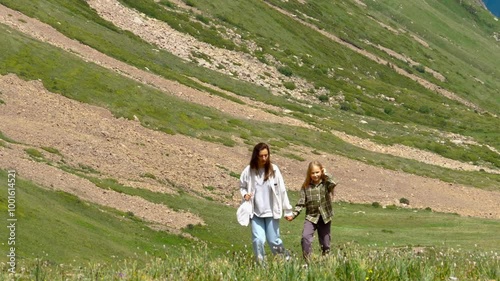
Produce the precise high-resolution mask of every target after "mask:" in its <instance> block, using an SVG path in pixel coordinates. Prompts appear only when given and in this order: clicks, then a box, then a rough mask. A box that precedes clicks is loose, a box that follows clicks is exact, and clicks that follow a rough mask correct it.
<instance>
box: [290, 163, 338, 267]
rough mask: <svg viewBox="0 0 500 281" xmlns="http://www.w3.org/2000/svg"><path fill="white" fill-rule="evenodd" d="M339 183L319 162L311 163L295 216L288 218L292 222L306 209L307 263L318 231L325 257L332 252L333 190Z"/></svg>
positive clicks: (303, 249)
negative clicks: (315, 233)
mask: <svg viewBox="0 0 500 281" xmlns="http://www.w3.org/2000/svg"><path fill="white" fill-rule="evenodd" d="M336 185H337V183H336V182H335V181H334V180H333V179H332V178H330V177H329V176H328V175H327V174H326V172H325V169H324V168H323V165H321V163H319V162H318V161H313V162H311V163H309V167H308V169H307V174H306V179H305V181H304V183H303V184H302V188H301V197H300V199H299V201H298V202H297V204H296V205H295V209H294V211H293V216H292V217H291V218H287V220H288V221H292V220H293V219H295V218H296V217H297V216H298V215H299V214H300V211H301V210H302V209H303V208H304V207H305V208H306V220H305V222H304V229H303V231H302V240H301V244H302V254H303V256H304V259H305V260H306V262H307V261H308V260H309V256H310V255H311V252H312V248H311V244H312V240H313V235H314V232H315V231H316V230H318V238H319V244H320V245H321V251H322V253H323V255H325V254H328V253H329V252H330V228H331V220H332V217H333V209H332V200H333V189H334V187H335V186H336Z"/></svg>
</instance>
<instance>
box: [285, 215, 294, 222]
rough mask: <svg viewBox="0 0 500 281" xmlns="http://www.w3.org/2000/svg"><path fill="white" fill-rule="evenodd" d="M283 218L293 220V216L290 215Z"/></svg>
mask: <svg viewBox="0 0 500 281" xmlns="http://www.w3.org/2000/svg"><path fill="white" fill-rule="evenodd" d="M285 219H286V220H287V221H293V217H292V216H288V217H285Z"/></svg>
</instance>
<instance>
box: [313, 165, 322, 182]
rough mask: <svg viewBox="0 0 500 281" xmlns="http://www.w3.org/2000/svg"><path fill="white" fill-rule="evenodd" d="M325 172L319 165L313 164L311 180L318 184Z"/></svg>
mask: <svg viewBox="0 0 500 281" xmlns="http://www.w3.org/2000/svg"><path fill="white" fill-rule="evenodd" d="M322 175H323V172H322V171H321V169H320V167H319V166H313V167H312V169H311V180H312V182H313V183H314V184H318V183H320V181H321V176H322Z"/></svg>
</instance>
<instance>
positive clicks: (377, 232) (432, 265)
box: [0, 171, 500, 280]
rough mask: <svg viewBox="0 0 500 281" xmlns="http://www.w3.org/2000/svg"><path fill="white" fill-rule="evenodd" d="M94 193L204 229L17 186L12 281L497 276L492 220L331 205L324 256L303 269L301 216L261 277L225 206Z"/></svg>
mask: <svg viewBox="0 0 500 281" xmlns="http://www.w3.org/2000/svg"><path fill="white" fill-rule="evenodd" d="M0 181H1V182H7V173H6V172H5V171H1V172H0ZM101 187H102V188H112V189H113V190H117V191H118V190H121V192H123V193H126V194H133V195H136V196H141V197H143V198H145V199H147V200H150V201H152V202H155V203H161V204H165V205H166V206H168V207H170V208H173V209H176V210H185V211H190V212H192V213H194V214H196V215H198V216H200V217H202V218H203V220H204V221H205V222H206V225H203V226H202V225H189V226H188V227H186V228H185V229H183V230H182V232H184V233H187V234H189V235H191V236H192V237H194V239H190V238H185V235H180V234H173V233H169V232H168V231H158V230H153V229H151V228H150V227H149V226H148V224H147V222H144V221H142V220H140V219H138V218H136V217H135V216H134V214H131V213H122V212H118V211H116V210H113V209H109V208H106V207H103V206H98V205H95V204H92V203H89V202H85V201H82V200H80V199H78V198H76V197H74V196H72V195H69V194H66V193H64V192H58V191H49V190H46V189H44V188H40V187H38V186H37V185H35V184H33V183H31V182H28V181H24V180H22V179H18V180H17V182H16V191H17V192H16V201H17V202H16V205H17V209H16V216H17V219H18V222H17V228H16V254H17V262H18V264H17V271H16V272H17V273H16V276H15V278H14V280H171V279H170V278H172V277H174V278H176V279H177V278H178V279H177V280H234V279H235V278H237V279H238V280H290V279H289V278H292V279H296V280H310V278H314V280H361V279H363V280H416V279H415V278H417V279H418V280H441V279H442V278H447V277H457V278H460V280H462V278H469V277H480V279H481V280H487V279H488V278H489V279H492V280H494V279H495V278H499V277H500V271H499V270H498V268H499V267H498V266H499V263H500V260H499V259H500V258H499V256H498V251H500V248H499V246H498V238H497V233H498V232H499V231H500V222H499V221H495V220H487V219H477V218H465V217H460V216H457V215H453V214H444V213H435V212H432V210H414V209H401V208H396V207H388V208H377V207H376V206H372V205H359V204H350V203H345V202H337V203H335V204H334V209H335V211H336V216H335V219H334V221H333V226H332V253H331V255H330V256H328V257H320V256H319V249H318V245H316V243H315V244H314V248H315V249H316V251H317V252H315V253H314V255H313V262H312V263H311V265H310V268H308V269H307V270H304V268H303V267H302V265H303V261H302V258H301V250H300V237H301V231H302V223H303V215H301V216H300V217H299V218H297V219H296V220H294V221H292V222H286V221H282V223H281V233H282V238H283V240H284V243H285V245H286V247H287V248H288V249H289V250H290V252H291V253H292V259H291V260H290V261H288V262H285V261H284V259H283V258H282V257H272V256H271V255H270V252H269V249H268V248H267V252H268V258H267V263H268V266H269V268H265V269H263V268H261V267H260V266H257V265H256V264H255V263H254V260H253V253H252V250H251V244H250V236H251V235H250V229H249V228H248V227H242V226H240V225H239V224H238V223H237V222H236V219H235V209H234V208H233V207H228V206H224V205H221V204H219V203H216V202H214V201H212V200H209V199H206V198H199V197H193V196H190V195H187V194H185V193H182V192H179V194H177V195H166V194H159V193H156V194H153V192H151V191H147V190H136V189H134V188H130V187H126V186H119V185H117V184H115V185H114V186H113V187H111V184H107V185H104V184H103V185H101ZM297 196H298V194H296V193H294V192H292V193H291V194H290V197H291V200H292V201H295V200H296V199H297ZM153 198H154V199H153ZM0 201H1V202H2V204H1V206H2V209H1V210H0V212H1V214H2V217H3V218H5V215H6V214H7V208H6V205H7V204H5V203H6V202H7V195H6V193H5V192H3V193H2V194H0ZM47 206H50V208H47ZM186 206H187V207H186ZM3 221H6V220H5V219H4V220H3ZM1 229H2V231H1V236H2V237H6V236H8V233H7V231H8V230H7V228H5V227H3V228H1ZM4 246H5V243H4ZM1 266H2V272H1V275H0V280H11V279H9V277H8V276H9V275H8V274H7V273H8V272H7V270H8V264H6V263H1ZM255 278H256V279H255ZM360 278H361V279H360ZM365 278H368V279H365Z"/></svg>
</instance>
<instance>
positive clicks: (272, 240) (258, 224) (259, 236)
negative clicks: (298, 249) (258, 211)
mask: <svg viewBox="0 0 500 281" xmlns="http://www.w3.org/2000/svg"><path fill="white" fill-rule="evenodd" d="M251 221H252V246H253V252H254V254H255V257H256V258H257V261H262V260H263V259H264V256H265V251H264V244H265V242H266V241H267V244H268V245H269V247H270V248H271V252H272V253H273V254H281V253H284V251H285V249H284V247H283V241H281V238H280V229H279V227H280V221H279V220H278V219H273V218H272V217H270V218H260V217H257V216H256V215H254V216H253V217H252V219H251Z"/></svg>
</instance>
